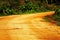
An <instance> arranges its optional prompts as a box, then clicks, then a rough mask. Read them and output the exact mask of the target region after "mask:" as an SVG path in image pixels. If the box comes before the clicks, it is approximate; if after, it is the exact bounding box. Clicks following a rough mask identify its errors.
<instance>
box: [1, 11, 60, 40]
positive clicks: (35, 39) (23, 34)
mask: <svg viewBox="0 0 60 40" xmlns="http://www.w3.org/2000/svg"><path fill="white" fill-rule="evenodd" d="M52 14H54V11H52V12H44V13H36V14H26V15H12V16H4V17H0V40H60V27H59V26H57V25H55V24H53V23H50V22H46V21H45V20H44V19H43V17H44V16H49V15H52Z"/></svg>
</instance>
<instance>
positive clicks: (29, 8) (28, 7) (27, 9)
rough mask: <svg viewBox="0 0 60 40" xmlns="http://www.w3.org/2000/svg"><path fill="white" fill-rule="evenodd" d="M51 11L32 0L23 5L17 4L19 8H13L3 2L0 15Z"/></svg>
mask: <svg viewBox="0 0 60 40" xmlns="http://www.w3.org/2000/svg"><path fill="white" fill-rule="evenodd" d="M45 11H49V10H48V9H46V8H44V7H43V6H41V5H39V4H38V3H33V2H30V1H25V3H24V4H23V5H19V6H17V8H13V7H12V6H8V5H7V4H3V5H2V6H0V16H5V15H14V14H23V13H24V14H29V13H34V12H45Z"/></svg>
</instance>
